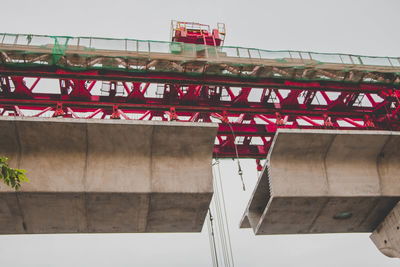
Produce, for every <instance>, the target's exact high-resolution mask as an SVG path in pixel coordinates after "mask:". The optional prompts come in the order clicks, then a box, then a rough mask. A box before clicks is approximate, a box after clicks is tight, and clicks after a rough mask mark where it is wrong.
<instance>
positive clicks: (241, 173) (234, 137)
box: [228, 121, 246, 191]
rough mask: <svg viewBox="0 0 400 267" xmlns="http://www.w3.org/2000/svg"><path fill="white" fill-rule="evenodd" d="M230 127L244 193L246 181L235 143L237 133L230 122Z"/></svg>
mask: <svg viewBox="0 0 400 267" xmlns="http://www.w3.org/2000/svg"><path fill="white" fill-rule="evenodd" d="M228 125H229V128H230V129H231V132H232V135H233V145H234V147H235V152H236V160H237V164H238V174H239V176H240V180H241V181H242V187H243V191H246V186H245V184H244V180H243V171H242V167H241V166H240V160H239V152H238V149H237V146H236V143H235V140H236V136H235V133H234V131H233V128H232V125H231V123H230V122H229V121H228Z"/></svg>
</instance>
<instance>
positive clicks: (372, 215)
mask: <svg viewBox="0 0 400 267" xmlns="http://www.w3.org/2000/svg"><path fill="white" fill-rule="evenodd" d="M399 148H400V135H399V134H398V133H394V132H388V131H368V132H361V131H351V132H350V131H335V130H330V131H329V130H328V131H327V130H325V131H321V130H288V129H279V130H278V133H277V135H276V136H275V139H274V141H273V144H272V147H271V149H270V152H269V156H268V160H267V163H266V166H265V167H264V170H263V173H262V175H261V176H260V179H259V181H258V184H257V186H256V189H255V191H254V192H253V195H252V198H251V200H250V202H249V204H248V207H247V210H246V212H245V215H244V217H243V220H242V222H241V227H251V228H253V230H254V233H255V234H258V235H262V234H298V233H347V232H372V231H374V229H375V228H376V227H377V226H378V225H379V223H381V222H382V221H383V220H384V219H385V217H386V215H387V214H388V213H389V212H390V211H391V209H392V208H393V207H394V206H395V205H396V203H397V202H398V201H399V200H400V183H399V176H398V162H399V158H400V149H399Z"/></svg>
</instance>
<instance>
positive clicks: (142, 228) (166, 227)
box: [0, 117, 217, 234]
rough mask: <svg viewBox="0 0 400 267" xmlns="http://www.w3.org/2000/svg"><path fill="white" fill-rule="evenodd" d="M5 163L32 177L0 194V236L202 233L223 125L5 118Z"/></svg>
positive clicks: (1, 149)
mask: <svg viewBox="0 0 400 267" xmlns="http://www.w3.org/2000/svg"><path fill="white" fill-rule="evenodd" d="M0 127H1V129H2V130H1V131H0V154H1V155H7V156H8V157H9V158H10V163H11V165H12V166H14V167H18V168H23V169H26V170H27V171H28V173H27V176H28V178H29V179H30V183H29V184H24V185H23V186H22V189H21V190H20V191H18V192H13V191H12V190H11V189H9V188H8V187H6V186H1V187H0V233H2V234H22V233H135V232H200V231H201V229H202V226H203V222H204V218H205V216H206V213H207V210H208V206H209V203H210V200H211V197H212V194H213V189H212V173H211V159H212V147H213V144H214V139H215V135H216V132H217V126H216V125H215V124H198V123H190V124H188V123H182V122H168V123H165V122H156V121H152V122H144V121H142V122H138V121H126V120H124V121H122V120H107V121H104V120H102V121H100V120H93V119H92V120H84V119H65V118H63V119H57V118H13V117H2V118H0Z"/></svg>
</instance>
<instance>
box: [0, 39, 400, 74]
mask: <svg viewBox="0 0 400 267" xmlns="http://www.w3.org/2000/svg"><path fill="white" fill-rule="evenodd" d="M0 45H3V46H10V47H19V46H27V48H28V49H29V46H32V47H35V48H37V47H40V48H41V49H45V50H48V51H49V53H57V54H63V53H68V52H69V51H71V52H72V51H75V52H76V51H77V50H78V51H79V54H85V51H96V50H108V51H110V50H111V51H123V52H132V53H164V54H179V55H182V56H183V57H188V58H193V57H198V54H199V52H202V51H204V53H203V54H202V57H203V58H206V59H208V60H210V61H212V60H214V59H216V58H220V57H229V58H238V59H239V58H245V59H257V60H260V59H269V60H276V61H280V62H282V63H285V62H288V63H289V62H291V61H294V62H297V63H303V64H312V63H317V64H324V63H339V64H349V65H369V66H371V65H372V66H391V67H400V58H399V57H374V56H361V55H352V54H340V53H316V52H305V51H289V50H285V51H271V50H263V49H255V48H245V47H234V46H223V47H213V46H205V45H197V44H186V43H176V42H164V41H149V40H136V39H112V38H98V37H70V36H49V35H32V34H9V33H0Z"/></svg>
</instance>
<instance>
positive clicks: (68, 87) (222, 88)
mask: <svg viewBox="0 0 400 267" xmlns="http://www.w3.org/2000/svg"><path fill="white" fill-rule="evenodd" d="M36 70H37V72H35V71H33V70H29V69H18V70H17V71H15V69H10V68H8V67H5V66H1V67H0V75H1V91H0V114H1V115H3V116H36V117H41V116H57V117H60V116H63V117H69V118H101V119H126V120H130V119H138V120H164V121H166V120H178V121H189V122H205V123H207V122H211V121H214V122H219V131H218V135H217V138H216V143H215V146H214V157H218V158H229V157H232V158H233V157H236V156H235V146H236V147H237V149H238V153H239V157H249V158H258V159H261V158H265V157H266V155H267V153H268V149H269V147H270V144H271V142H272V138H273V136H274V134H275V132H276V130H277V128H279V127H285V128H318V129H320V128H327V129H332V128H334V129H344V130H351V129H358V130H359V129H365V130H368V129H381V130H394V131H398V130H400V123H399V118H400V117H399V110H400V102H399V94H400V92H399V91H398V90H397V88H393V87H390V86H388V85H385V86H384V85H377V84H348V83H346V84H344V83H340V82H324V83H322V82H313V83H309V82H308V83H304V82H293V81H288V80H280V79H270V80H267V79H264V80H262V81H260V80H255V81H252V82H251V83H250V82H248V81H243V84H245V86H242V87H233V86H237V85H240V84H242V83H240V79H236V80H234V78H226V79H225V80H224V78H221V77H214V78H213V77H211V78H210V77H202V76H199V77H196V76H194V77H189V78H185V79H186V80H179V79H177V77H178V76H173V75H167V74H162V75H160V76H157V75H149V74H146V77H141V76H139V75H138V76H129V77H128V76H126V77H125V76H119V75H118V73H115V72H109V73H107V72H102V73H99V72H97V71H93V72H82V73H80V72H73V73H72V72H66V71H64V72H60V71H58V70H56V71H54V70H52V71H49V70H45V69H36ZM11 73H12V76H10V74H11ZM21 73H27V74H29V76H30V77H34V78H35V79H30V80H33V83H32V84H31V85H30V86H28V85H27V84H28V83H27V81H26V80H28V79H27V78H26V77H24V76H21V75H20V74H21ZM50 73H52V74H51V75H50ZM121 75H126V74H121ZM43 77H57V78H58V86H56V87H54V86H51V87H49V88H45V90H44V91H46V92H45V93H43V87H46V81H48V80H49V79H46V78H43ZM105 77H106V78H109V79H108V80H107V79H106V80H107V82H104V81H101V80H104V78H105ZM84 78H85V79H84ZM87 78H90V79H89V80H87ZM188 80H190V82H187V81H188ZM160 81H162V82H163V83H158V84H156V83H155V82H160ZM216 81H218V82H216ZM41 83H43V85H42V89H41V90H39V89H38V88H39V87H40V86H41ZM100 84H101V88H100V89H99V85H100ZM250 84H252V85H253V86H249V85H250ZM96 86H97V89H95V88H96Z"/></svg>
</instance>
